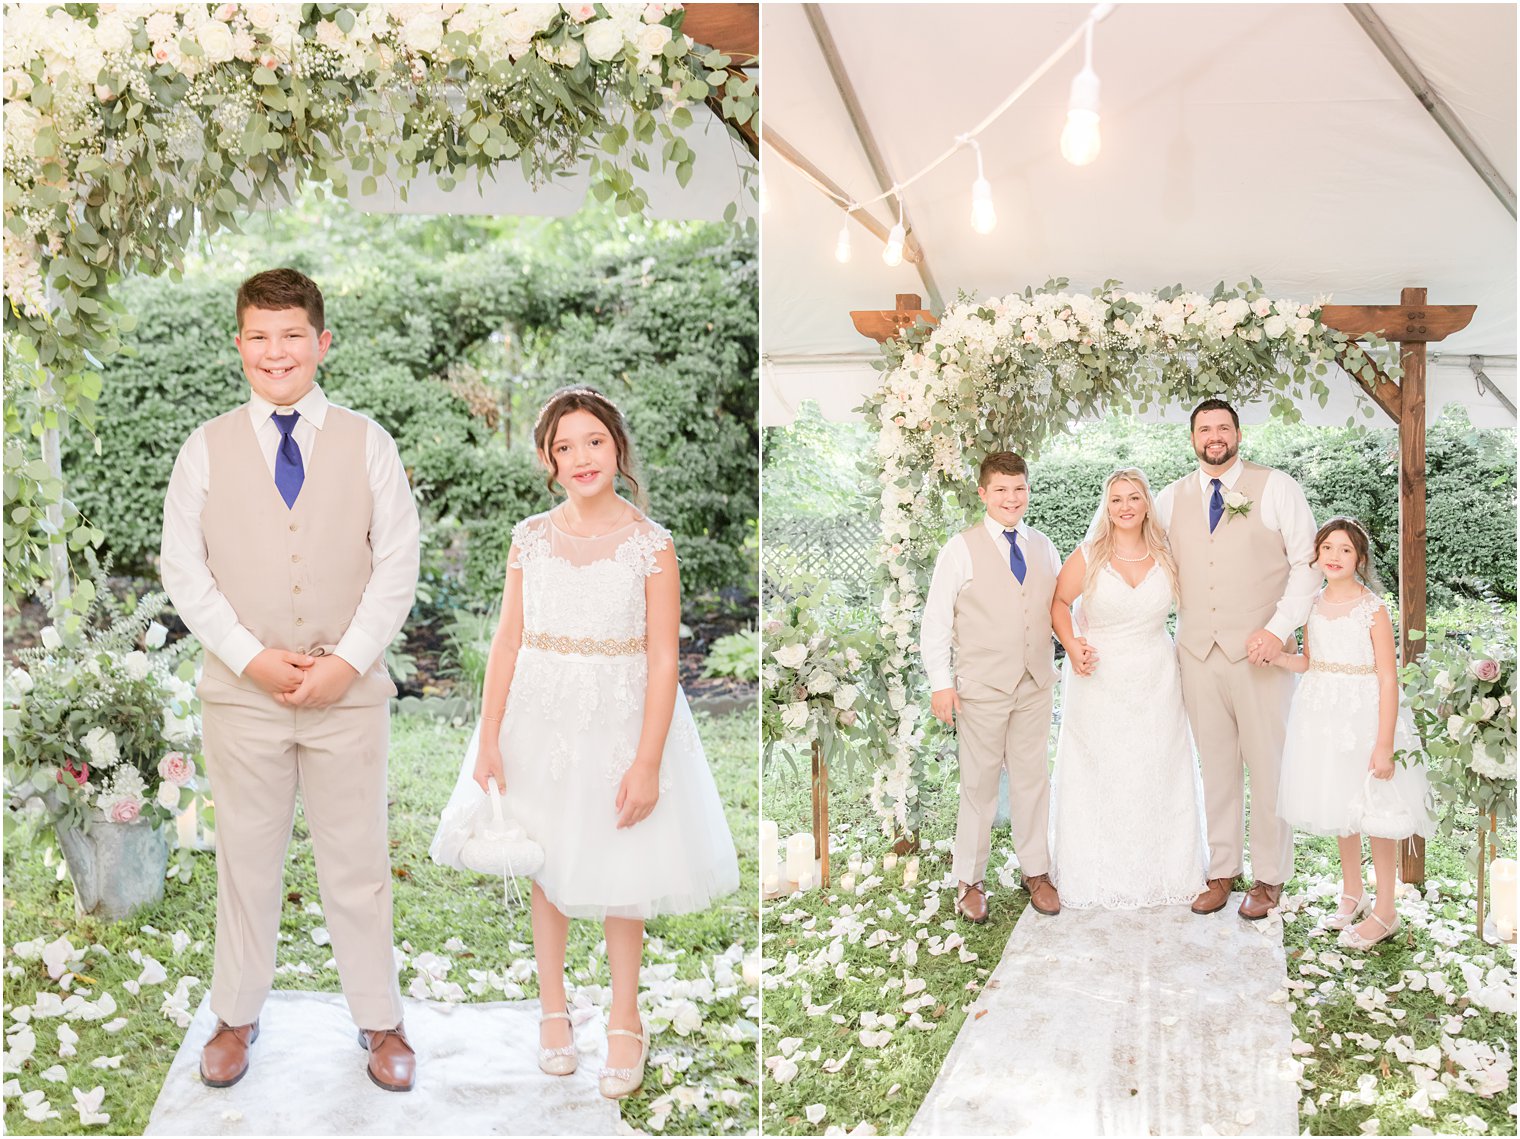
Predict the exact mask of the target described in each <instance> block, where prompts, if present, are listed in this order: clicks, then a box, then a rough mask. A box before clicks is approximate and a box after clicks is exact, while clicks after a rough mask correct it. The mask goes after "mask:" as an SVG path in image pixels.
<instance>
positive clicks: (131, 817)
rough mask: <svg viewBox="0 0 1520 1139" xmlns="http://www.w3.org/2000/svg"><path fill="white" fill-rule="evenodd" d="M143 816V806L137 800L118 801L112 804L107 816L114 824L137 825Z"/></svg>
mask: <svg viewBox="0 0 1520 1139" xmlns="http://www.w3.org/2000/svg"><path fill="white" fill-rule="evenodd" d="M141 815H142V804H141V803H140V802H138V801H137V800H136V799H118V800H116V802H114V803H112V804H111V811H110V814H109V815H108V816H107V817H108V818H109V819H110V820H111V821H112V822H113V823H135V822H136V821H137V820H138V818H139V817H140V816H141Z"/></svg>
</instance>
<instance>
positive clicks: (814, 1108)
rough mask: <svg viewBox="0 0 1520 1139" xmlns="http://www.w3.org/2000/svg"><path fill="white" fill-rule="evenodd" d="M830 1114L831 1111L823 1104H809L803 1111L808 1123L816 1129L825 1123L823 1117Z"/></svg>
mask: <svg viewBox="0 0 1520 1139" xmlns="http://www.w3.org/2000/svg"><path fill="white" fill-rule="evenodd" d="M828 1113H829V1109H828V1108H826V1107H824V1106H823V1104H821V1103H814V1104H809V1105H808V1106H807V1107H806V1108H804V1109H803V1114H804V1115H806V1116H807V1121H808V1122H809V1123H811V1124H813V1125H814V1126H815V1127H816V1126H817V1125H818V1124H820V1123H822V1122H823V1117H824V1116H825V1115H827V1114H828Z"/></svg>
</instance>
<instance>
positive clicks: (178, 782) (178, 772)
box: [158, 751, 195, 787]
mask: <svg viewBox="0 0 1520 1139" xmlns="http://www.w3.org/2000/svg"><path fill="white" fill-rule="evenodd" d="M158 777H159V778H160V779H167V780H168V781H169V782H170V783H172V784H174V785H175V786H176V787H186V786H188V785H189V783H190V780H192V779H194V778H195V764H193V763H191V762H190V760H189V759H188V758H186V756H185V753H184V752H182V751H171V752H169V754H167V755H166V756H164V758H163V759H161V760H159V761H158Z"/></svg>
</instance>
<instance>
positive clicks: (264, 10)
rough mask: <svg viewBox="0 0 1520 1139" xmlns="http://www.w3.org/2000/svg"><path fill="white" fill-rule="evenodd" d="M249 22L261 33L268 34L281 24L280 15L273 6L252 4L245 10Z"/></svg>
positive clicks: (244, 13)
mask: <svg viewBox="0 0 1520 1139" xmlns="http://www.w3.org/2000/svg"><path fill="white" fill-rule="evenodd" d="M243 15H245V16H247V17H248V22H249V24H251V25H252V26H253V27H255V28H257V29H258V30H259V31H261V32H267V31H269V29H271V28H273V27H274V26H275V24H276V23H278V22H279V19H280V13H279V12H277V11H276V10H275V8H274V6H273V5H272V4H250V5H248V7H247V8H245V9H244V10H243Z"/></svg>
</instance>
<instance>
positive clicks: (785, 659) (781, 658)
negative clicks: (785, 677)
mask: <svg viewBox="0 0 1520 1139" xmlns="http://www.w3.org/2000/svg"><path fill="white" fill-rule="evenodd" d="M771 656H773V657H775V658H776V663H777V664H779V665H781V666H782V667H783V668H796V667H798V666H799V665H800V664H802V662H803V661H805V660H807V646H806V645H803V644H795V645H782V646H781V648H779V649H772V650H771Z"/></svg>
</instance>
